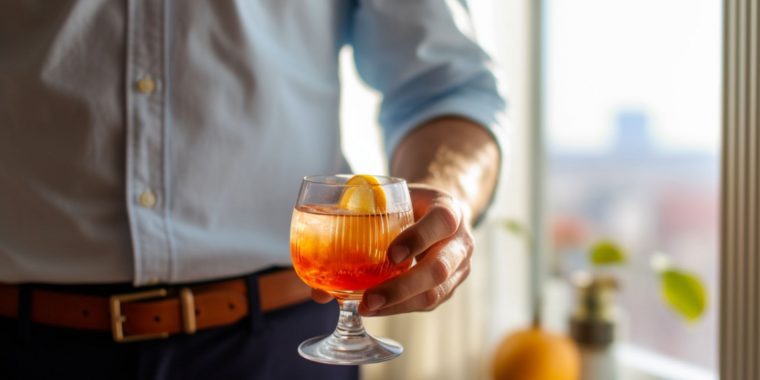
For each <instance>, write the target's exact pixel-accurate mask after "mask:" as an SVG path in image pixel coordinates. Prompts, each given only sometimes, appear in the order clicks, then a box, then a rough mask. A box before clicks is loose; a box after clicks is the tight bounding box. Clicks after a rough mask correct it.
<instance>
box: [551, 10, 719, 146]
mask: <svg viewBox="0 0 760 380" xmlns="http://www.w3.org/2000/svg"><path fill="white" fill-rule="evenodd" d="M545 10H546V24H545V25H546V42H545V48H546V49H545V68H546V77H545V83H546V88H545V94H546V99H545V106H546V114H545V120H546V123H547V138H548V143H549V147H550V149H552V150H556V151H586V152H588V151H598V150H606V149H608V148H609V147H610V145H611V144H612V143H613V141H614V136H613V130H614V129H613V128H612V126H613V125H614V120H615V116H616V114H617V112H619V111H621V110H636V111H641V112H644V113H646V114H647V116H648V119H649V120H650V128H651V129H650V133H651V135H652V136H653V138H654V140H655V143H656V144H657V146H658V148H660V149H663V150H671V151H699V152H707V153H717V151H718V148H719V146H720V91H721V88H720V79H721V78H720V76H721V71H720V69H721V24H722V16H721V2H720V1H719V0H635V1H633V0H572V1H570V0H547V6H546V8H545Z"/></svg>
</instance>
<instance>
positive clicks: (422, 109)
mask: <svg viewBox="0 0 760 380" xmlns="http://www.w3.org/2000/svg"><path fill="white" fill-rule="evenodd" d="M461 11H462V9H461V7H460V6H459V5H458V3H456V2H445V1H442V0H427V1H423V0H395V1H392V0H359V1H350V0H332V1H328V0H325V1H311V0H302V1H298V0H278V1H274V0H272V1H265V0H259V1H253V0H252V1H237V2H233V1H170V0H166V1H158V0H155V1H147V0H146V1H139V0H129V1H85V0H81V1H75V0H70V1H55V2H42V1H21V0H11V1H4V2H2V3H0V74H1V75H0V78H1V79H0V120H2V121H0V282H2V283H4V284H3V285H2V286H0V377H1V378H4V379H7V378H11V379H13V378H52V377H58V378H68V377H77V378H141V379H143V378H145V379H152V378H257V379H268V378H272V379H296V378H330V379H342V378H356V376H357V369H356V368H355V367H339V366H326V365H319V364H314V363H310V362H307V361H305V360H303V359H301V358H299V357H298V356H297V353H296V346H297V344H298V343H299V342H300V341H301V340H303V339H304V338H307V337H310V336H314V335H318V334H324V333H325V332H327V331H329V329H331V328H332V327H333V326H334V323H335V314H336V312H335V310H336V308H335V306H334V305H319V304H317V303H314V302H310V301H308V297H309V291H308V289H307V288H305V287H304V286H303V285H302V284H301V283H300V282H299V281H298V279H297V277H296V276H294V275H293V272H292V270H291V269H289V265H290V260H289V253H288V251H289V248H288V231H289V229H288V227H289V221H290V214H291V209H292V205H293V203H294V201H295V199H296V195H297V194H296V192H297V189H298V187H299V183H300V179H301V178H302V177H303V176H305V175H310V174H325V173H340V172H347V171H348V170H349V169H348V168H347V165H346V163H345V160H344V159H343V156H342V153H341V151H340V149H339V146H340V145H339V128H338V124H339V123H338V112H337V108H338V102H339V96H340V87H339V80H338V52H339V50H340V49H341V47H342V46H343V45H346V44H349V45H351V46H352V47H353V49H354V56H355V59H356V64H357V68H358V70H359V73H360V74H361V76H362V78H363V79H364V80H366V81H367V82H368V83H369V84H370V85H372V86H373V87H375V88H376V89H378V90H379V91H381V92H382V94H383V96H384V100H383V105H382V109H381V112H380V119H381V120H380V121H381V124H382V125H383V128H384V134H385V141H386V148H387V151H388V154H389V158H390V160H391V166H390V167H391V174H392V175H394V176H399V177H404V178H406V179H407V180H408V181H409V183H410V184H411V195H412V199H413V206H414V213H415V219H416V223H415V224H414V225H413V226H412V227H410V228H409V229H408V230H406V231H404V232H403V233H402V234H401V235H400V236H399V237H398V238H397V239H396V240H395V241H394V242H393V243H392V245H391V247H390V248H389V251H388V254H389V255H390V257H391V259H392V260H394V261H397V262H398V261H401V260H403V259H405V258H407V257H410V256H415V257H416V258H417V262H418V263H417V265H416V266H415V267H413V268H412V269H411V270H410V271H409V272H408V273H406V274H404V275H401V276H399V277H398V278H396V279H392V280H390V281H388V282H386V283H383V284H381V285H379V286H377V287H375V288H373V289H370V290H368V291H367V292H366V294H365V296H364V299H363V302H362V305H361V307H360V310H361V312H362V313H363V314H364V315H377V316H379V315H390V314H398V313H407V312H413V311H422V310H432V309H434V308H435V307H436V306H437V305H439V304H440V303H441V302H444V301H445V300H446V299H448V298H449V297H450V296H451V295H452V293H453V292H454V289H455V288H456V287H457V286H458V285H459V284H460V283H461V282H462V281H463V280H464V278H465V277H466V276H467V274H468V272H469V261H470V255H471V252H472V245H473V242H472V237H471V235H470V232H469V231H470V226H471V224H472V221H473V219H474V218H477V217H478V216H479V215H481V213H482V212H483V211H484V209H485V208H486V205H487V203H488V201H489V199H490V197H491V194H492V192H493V188H494V186H495V182H496V177H497V172H498V166H499V154H500V153H499V149H498V146H497V143H496V139H495V138H494V136H495V135H498V133H495V131H496V129H495V128H497V115H498V114H499V113H500V112H501V111H502V109H503V107H504V103H503V100H502V99H501V98H500V97H499V95H498V94H497V90H496V82H495V79H494V76H493V74H492V73H491V72H490V71H489V69H488V68H487V65H488V64H489V60H488V57H487V56H486V55H485V54H484V53H483V52H482V51H481V49H480V48H479V47H478V46H477V45H476V44H475V43H474V42H473V41H472V40H471V39H470V38H469V37H468V36H467V34H466V33H465V31H464V30H463V28H466V25H464V24H466V18H464V19H463V18H462V17H461V16H462V14H461ZM146 290H148V291H147V292H146ZM121 294H126V296H121ZM313 298H314V299H315V300H317V301H319V302H326V301H328V300H329V297H326V295H325V294H323V293H320V292H315V293H314V294H313ZM135 336H137V337H139V338H147V339H143V340H141V341H138V342H130V340H131V338H134V337H135Z"/></svg>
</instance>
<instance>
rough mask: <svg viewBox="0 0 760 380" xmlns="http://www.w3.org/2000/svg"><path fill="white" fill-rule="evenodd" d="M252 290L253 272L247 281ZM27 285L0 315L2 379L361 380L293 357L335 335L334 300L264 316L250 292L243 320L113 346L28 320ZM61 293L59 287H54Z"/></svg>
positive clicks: (107, 338) (352, 370)
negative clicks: (305, 345) (12, 308)
mask: <svg viewBox="0 0 760 380" xmlns="http://www.w3.org/2000/svg"><path fill="white" fill-rule="evenodd" d="M248 283H249V288H251V286H253V285H254V284H255V283H256V275H251V276H249V278H248ZM29 287H30V286H24V287H23V288H22V292H21V297H20V298H21V299H20V308H19V312H20V314H21V315H20V316H19V318H17V319H9V318H2V317H0V379H3V380H6V379H7V380H11V379H70V378H71V379H79V380H84V379H140V380H142V379H267V380H268V379H278V380H279V379H283V380H291V379H292V380H297V379H331V380H343V379H346V380H347V379H353V380H355V379H358V367H355V366H330V365H323V364H317V363H312V362H310V361H307V360H305V359H303V358H301V357H300V356H299V355H298V352H297V347H298V344H299V343H300V342H301V341H303V340H304V339H306V338H309V337H312V336H315V335H324V334H328V333H330V332H332V330H333V329H334V328H335V324H336V321H337V316H338V307H337V306H336V304H335V302H331V303H329V304H326V305H320V304H317V303H314V302H311V301H309V302H305V303H302V304H299V305H295V306H291V307H287V308H284V309H279V310H275V311H272V312H268V313H261V312H260V311H259V310H258V305H259V302H258V292H250V291H249V294H250V296H249V298H250V303H251V305H253V306H252V307H251V313H250V314H249V316H248V317H246V318H245V319H243V320H242V321H240V322H238V323H236V324H233V325H229V326H224V327H220V328H213V329H207V330H201V331H198V332H197V333H195V334H194V335H176V336H171V337H169V338H168V339H162V340H152V341H144V342H134V343H115V342H113V340H112V338H111V335H110V333H102V332H86V331H77V330H71V329H65V328H58V327H51V326H45V325H39V324H33V323H31V322H30V321H29V319H28V317H25V315H27V316H28V305H29V296H28V294H29V292H28V291H26V290H28V289H29ZM57 288H58V289H60V288H61V287H57ZM69 288H70V289H66V290H69V291H74V290H76V291H79V292H83V291H84V292H88V293H91V294H92V293H96V294H109V293H110V294H113V293H118V292H124V291H125V290H127V291H128V289H127V288H130V287H129V286H128V285H107V286H99V287H97V288H94V287H93V286H91V285H90V286H84V287H81V286H80V287H77V286H72V287H69Z"/></svg>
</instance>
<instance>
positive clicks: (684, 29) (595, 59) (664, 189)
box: [543, 0, 722, 371]
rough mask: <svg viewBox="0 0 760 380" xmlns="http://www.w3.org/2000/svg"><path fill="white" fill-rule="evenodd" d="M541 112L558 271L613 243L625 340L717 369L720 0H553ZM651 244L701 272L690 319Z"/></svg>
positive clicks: (548, 8) (548, 2)
mask: <svg viewBox="0 0 760 380" xmlns="http://www.w3.org/2000/svg"><path fill="white" fill-rule="evenodd" d="M544 4H545V8H544V10H545V14H544V31H545V41H544V60H545V66H544V69H545V72H544V83H545V88H544V94H545V95H544V96H545V97H544V99H545V106H544V111H543V112H544V114H543V115H544V116H543V117H544V120H545V126H546V136H547V159H546V163H547V173H546V174H547V181H546V186H547V198H548V200H547V201H548V204H547V212H548V214H549V215H548V223H549V236H550V238H551V244H550V245H549V246H550V247H552V260H550V262H551V265H552V268H551V270H552V272H553V273H554V274H555V275H557V276H561V277H566V276H569V275H570V274H571V273H572V272H574V271H576V270H578V269H580V268H583V267H584V266H586V263H585V253H586V252H585V250H586V249H587V248H588V246H589V245H590V244H591V243H592V242H593V241H594V240H596V239H600V238H609V239H612V240H614V241H616V242H617V243H619V244H620V245H621V246H622V247H624V248H625V249H626V250H627V251H628V255H629V260H630V262H629V263H628V264H627V265H626V267H625V268H624V269H622V270H620V272H619V273H620V276H621V278H620V279H621V283H622V284H621V285H622V287H621V291H620V294H619V304H620V305H621V307H622V308H623V309H624V311H625V314H626V315H627V317H626V318H625V328H624V330H625V331H624V339H625V340H626V341H627V342H630V343H631V344H633V345H635V346H636V347H642V348H644V349H647V350H651V351H654V352H655V353H658V354H661V355H664V356H667V357H669V358H674V359H677V360H680V361H684V362H688V363H691V364H694V365H696V366H698V367H701V368H705V369H709V370H712V371H714V370H717V347H718V340H717V339H718V338H717V328H718V326H717V316H718V314H719V313H718V299H717V297H718V294H719V290H718V230H719V228H718V220H719V214H718V205H719V193H718V190H719V157H720V155H719V147H720V105H721V101H720V95H721V90H720V89H721V87H720V79H721V76H720V75H721V73H720V65H721V43H720V41H721V32H722V30H721V5H722V4H721V1H720V0H664V1H662V0H659V1H658V0H637V1H634V0H573V1H558V0H545V2H544ZM655 252H665V253H667V254H668V255H670V257H671V258H672V261H673V262H674V264H676V265H678V266H679V267H683V268H685V269H688V270H690V271H692V272H695V273H697V274H699V275H700V276H701V278H702V279H703V281H704V282H705V283H706V285H707V288H708V292H709V301H708V302H709V305H708V311H707V313H706V314H705V316H703V318H702V319H701V320H700V321H698V322H697V323H694V324H687V323H685V322H683V321H682V320H680V319H679V318H678V317H677V316H675V315H674V314H673V313H671V312H670V311H669V310H667V309H666V308H665V307H664V306H663V305H662V302H661V301H660V295H659V288H658V282H657V278H656V277H655V275H654V274H653V272H652V271H651V269H650V266H649V260H650V257H651V256H652V255H653V254H654V253H655Z"/></svg>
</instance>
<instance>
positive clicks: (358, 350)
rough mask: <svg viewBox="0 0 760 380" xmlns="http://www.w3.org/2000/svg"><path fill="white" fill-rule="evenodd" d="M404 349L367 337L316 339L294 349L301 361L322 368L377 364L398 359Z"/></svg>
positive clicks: (399, 345) (379, 339)
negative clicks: (318, 364)
mask: <svg viewBox="0 0 760 380" xmlns="http://www.w3.org/2000/svg"><path fill="white" fill-rule="evenodd" d="M402 352H404V347H403V346H401V344H399V343H398V342H396V341H393V340H390V339H384V338H374V337H372V336H370V335H369V334H367V333H364V334H362V335H360V336H349V337H346V336H336V334H331V335H328V336H317V337H314V338H311V339H307V340H305V341H304V342H303V343H301V345H300V346H298V353H299V354H301V356H302V357H304V358H305V359H308V360H311V361H315V362H318V363H324V364H338V365H359V364H370V363H379V362H384V361H386V360H391V359H393V358H396V357H398V356H399V355H401V353H402Z"/></svg>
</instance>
